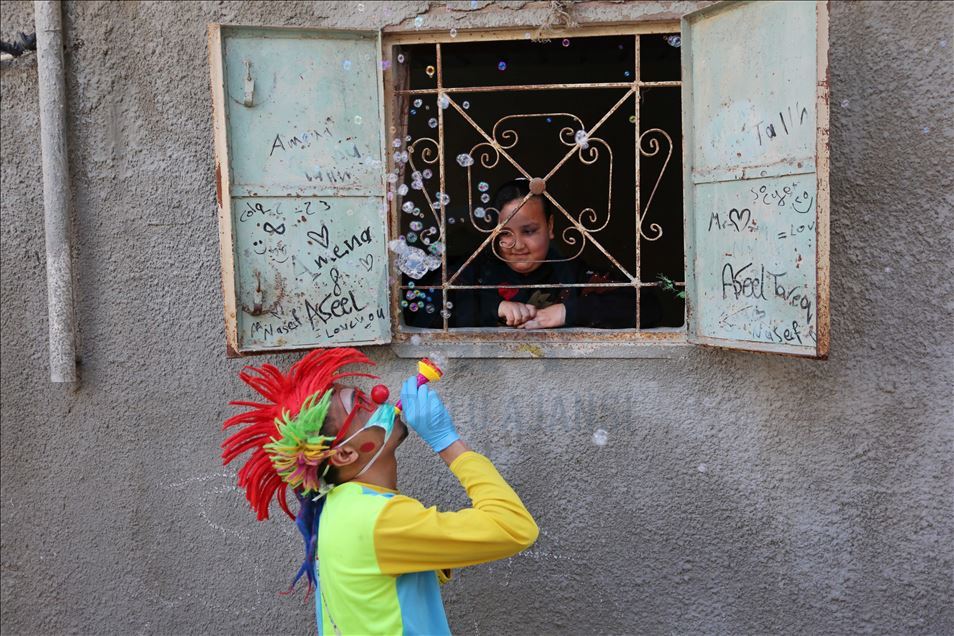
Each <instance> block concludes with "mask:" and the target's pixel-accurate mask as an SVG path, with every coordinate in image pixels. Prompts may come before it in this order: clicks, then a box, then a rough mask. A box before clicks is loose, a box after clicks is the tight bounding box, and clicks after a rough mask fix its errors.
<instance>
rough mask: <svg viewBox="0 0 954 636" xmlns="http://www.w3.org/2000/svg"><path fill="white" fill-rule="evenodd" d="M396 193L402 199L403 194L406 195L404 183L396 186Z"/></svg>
mask: <svg viewBox="0 0 954 636" xmlns="http://www.w3.org/2000/svg"><path fill="white" fill-rule="evenodd" d="M397 193H398V194H400V195H401V196H402V197H403V196H404V195H405V194H407V184H406V183H402V184H401V185H399V186H398V189H397ZM405 211H406V210H405Z"/></svg>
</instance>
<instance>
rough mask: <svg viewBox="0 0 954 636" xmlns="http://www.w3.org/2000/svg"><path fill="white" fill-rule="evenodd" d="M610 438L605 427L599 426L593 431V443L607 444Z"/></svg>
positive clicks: (598, 444)
mask: <svg viewBox="0 0 954 636" xmlns="http://www.w3.org/2000/svg"><path fill="white" fill-rule="evenodd" d="M608 439H609V433H607V432H606V431H604V430H603V429H601V428H598V429H596V430H595V431H593V443H594V444H596V445H597V446H606V442H607V441H608Z"/></svg>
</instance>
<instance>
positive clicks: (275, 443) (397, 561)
mask: <svg viewBox="0 0 954 636" xmlns="http://www.w3.org/2000/svg"><path fill="white" fill-rule="evenodd" d="M359 363H360V364H372V363H371V362H370V361H369V360H368V359H367V358H366V357H365V356H364V355H363V354H361V353H360V352H358V351H356V350H354V349H332V350H328V351H313V352H311V353H309V354H308V355H306V356H305V357H304V358H302V359H301V360H299V361H298V362H296V363H295V364H294V365H292V367H291V368H290V369H289V371H288V373H287V374H283V373H281V371H279V370H278V369H277V368H276V367H274V366H273V365H270V364H265V365H262V366H261V367H258V368H255V367H248V368H246V370H245V371H243V372H242V373H241V374H240V377H241V378H242V380H243V381H245V383H246V384H248V385H249V386H251V387H252V388H253V389H255V390H256V391H258V392H259V393H260V394H261V395H262V396H263V397H264V398H265V400H266V402H264V403H258V402H249V401H236V402H233V404H235V405H238V406H245V407H248V408H249V410H247V411H245V412H244V413H240V414H238V415H236V416H234V417H232V418H230V419H229V420H227V421H226V422H225V427H226V428H228V427H231V426H238V425H244V427H243V428H242V429H241V430H239V431H238V432H237V433H234V434H233V435H232V436H231V437H229V438H228V439H227V440H226V441H225V442H224V443H223V444H222V446H223V449H224V451H223V453H222V458H223V460H224V463H226V464H227V463H229V462H230V461H232V460H233V459H235V458H236V457H239V456H241V455H243V454H244V453H246V452H248V451H251V456H250V457H249V458H248V460H247V461H246V463H245V465H244V466H243V467H242V468H241V470H239V473H238V484H239V486H240V487H242V488H244V489H245V492H246V498H247V499H248V501H249V503H250V504H251V506H252V508H253V509H254V510H255V511H256V513H257V516H258V519H259V520H262V519H267V518H268V509H269V504H270V503H271V501H272V499H273V498H277V499H278V504H279V506H280V507H281V508H282V510H284V511H285V513H286V514H287V515H288V516H289V517H291V518H293V519H295V523H296V524H297V526H298V528H299V530H300V531H301V533H302V536H303V538H304V540H305V562H304V563H303V564H302V566H301V568H300V569H299V571H298V573H297V574H296V576H295V578H294V580H293V581H292V587H294V585H295V583H296V582H297V581H298V580H299V579H300V578H301V577H302V576H306V577H307V579H308V584H309V589H311V588H312V586H314V587H315V588H316V590H317V593H316V594H315V603H316V618H317V623H318V633H319V634H326V633H327V634H371V633H373V634H400V633H407V634H411V633H416V634H449V633H450V629H449V627H448V624H447V619H446V617H445V615H444V607H443V603H442V602H441V597H440V591H439V584H440V583H443V582H445V581H446V580H448V578H449V577H450V569H451V568H455V567H463V566H467V565H474V564H477V563H483V562H486V561H492V560H495V559H500V558H504V557H508V556H511V555H513V554H516V553H517V552H520V551H521V550H523V549H526V548H527V547H529V546H530V545H532V544H533V542H534V541H535V540H536V537H537V533H538V530H537V526H536V524H535V523H534V521H533V518H532V517H531V516H530V514H529V513H528V512H527V509H526V508H525V507H524V505H523V503H521V501H520V499H519V497H517V495H516V493H515V492H514V491H513V489H511V488H510V486H509V485H508V484H507V483H506V482H505V481H504V479H503V478H502V477H501V476H500V474H499V473H498V472H497V470H496V469H495V468H494V466H493V464H491V463H490V461H489V460H488V459H487V458H486V457H483V456H482V455H479V454H478V453H475V452H474V451H472V450H470V448H469V447H468V446H467V445H466V444H465V443H464V442H463V441H462V440H461V439H460V438H459V436H458V434H457V431H456V429H455V427H454V424H453V422H452V420H451V417H450V414H449V413H448V412H447V409H446V408H445V407H444V404H443V403H442V402H441V399H440V398H439V397H438V396H437V394H436V393H435V392H434V391H433V390H432V389H431V388H430V387H429V386H428V385H427V382H428V381H434V380H437V379H438V378H439V377H440V370H439V369H437V368H436V366H434V365H433V364H431V363H428V362H427V361H426V360H425V361H422V362H421V363H420V364H419V374H418V376H417V377H411V378H408V380H407V381H406V382H405V383H404V384H403V386H402V388H401V400H400V401H399V402H398V403H397V404H394V405H392V404H389V403H388V402H387V400H388V397H389V394H388V390H387V388H385V387H384V386H382V385H378V386H376V387H374V389H373V390H372V392H371V396H370V398H369V397H368V396H367V395H366V394H365V393H363V392H362V391H361V390H359V389H357V388H355V387H352V386H347V385H344V384H341V381H342V380H344V379H346V378H349V377H369V378H374V377H375V376H372V375H369V374H367V373H358V372H347V373H345V372H341V369H342V367H345V366H347V365H352V364H359ZM405 423H406V424H405ZM408 427H410V429H412V430H414V431H415V432H416V433H417V434H418V435H419V436H420V437H421V438H422V439H423V440H424V441H425V442H426V443H427V444H428V445H429V446H430V447H431V449H432V450H434V452H436V453H437V454H438V455H439V456H440V457H441V459H443V460H444V462H445V463H446V464H447V466H448V467H449V468H450V470H451V472H453V473H454V475H455V476H457V478H458V479H459V480H460V483H461V485H462V486H463V487H464V488H465V490H466V491H467V494H468V496H469V497H470V499H471V502H472V504H473V506H472V507H471V508H467V509H464V510H460V511H456V512H438V511H437V509H436V508H433V507H432V508H425V507H424V506H423V505H422V504H421V503H420V502H419V501H417V500H415V499H411V498H410V497H406V496H404V495H401V494H400V493H399V492H398V491H397V458H396V457H395V451H396V450H397V447H398V446H399V445H400V444H401V442H403V441H404V439H405V438H406V437H407V435H408V431H409V428H408ZM289 489H290V490H291V491H292V493H293V494H294V495H295V498H296V499H297V500H298V502H299V506H298V511H297V514H292V512H291V509H290V507H289V505H288V498H287V492H288V490H289ZM316 565H317V568H316Z"/></svg>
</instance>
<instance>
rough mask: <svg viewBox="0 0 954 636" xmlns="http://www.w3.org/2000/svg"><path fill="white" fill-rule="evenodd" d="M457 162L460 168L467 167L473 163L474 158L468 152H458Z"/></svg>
mask: <svg viewBox="0 0 954 636" xmlns="http://www.w3.org/2000/svg"><path fill="white" fill-rule="evenodd" d="M457 163H458V164H459V165H460V166H461V167H462V168H467V167H469V166H472V165H474V158H473V157H471V156H470V155H469V154H467V153H466V152H462V153H460V154H459V155H457Z"/></svg>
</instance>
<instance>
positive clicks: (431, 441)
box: [401, 376, 460, 453]
mask: <svg viewBox="0 0 954 636" xmlns="http://www.w3.org/2000/svg"><path fill="white" fill-rule="evenodd" d="M401 415H402V416H403V417H404V421H405V422H407V425H408V426H410V427H411V428H412V429H414V432H415V433H417V434H418V435H420V436H421V439H423V440H424V441H425V442H427V445H428V446H430V447H431V448H432V449H434V452H435V453H439V452H441V451H442V450H444V449H445V448H447V447H448V446H450V445H451V444H453V443H454V442H456V441H457V440H459V439H460V437H459V436H458V435H457V431H456V430H455V429H454V423H453V422H452V421H451V417H450V413H448V412H447V409H446V408H444V403H443V402H441V399H440V398H439V397H437V393H435V392H434V391H433V390H432V389H431V388H430V387H429V386H427V385H426V384H423V385H421V386H420V387H419V386H417V376H414V377H410V378H408V379H407V380H405V382H404V384H403V385H401Z"/></svg>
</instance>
